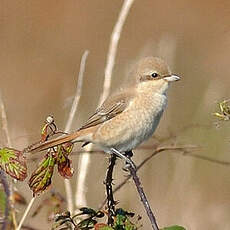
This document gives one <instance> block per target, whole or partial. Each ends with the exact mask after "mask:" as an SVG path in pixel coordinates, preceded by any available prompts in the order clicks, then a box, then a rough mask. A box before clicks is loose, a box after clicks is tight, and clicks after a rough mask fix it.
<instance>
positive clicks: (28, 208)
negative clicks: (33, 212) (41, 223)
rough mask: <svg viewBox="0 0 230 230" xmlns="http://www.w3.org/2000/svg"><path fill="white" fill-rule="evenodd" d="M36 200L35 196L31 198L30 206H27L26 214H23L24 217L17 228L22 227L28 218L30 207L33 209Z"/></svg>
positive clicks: (18, 229)
mask: <svg viewBox="0 0 230 230" xmlns="http://www.w3.org/2000/svg"><path fill="white" fill-rule="evenodd" d="M34 201H35V197H33V198H32V199H31V200H30V203H29V204H28V206H27V208H26V210H25V212H24V214H23V216H22V219H21V221H20V223H19V225H18V227H17V229H16V230H20V229H21V227H22V225H23V223H24V221H25V219H26V217H27V215H28V213H29V211H30V209H31V207H32V205H33V203H34Z"/></svg>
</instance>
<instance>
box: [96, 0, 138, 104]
mask: <svg viewBox="0 0 230 230" xmlns="http://www.w3.org/2000/svg"><path fill="white" fill-rule="evenodd" d="M133 2H134V0H125V1H124V3H123V5H122V8H121V11H120V14H119V16H118V19H117V22H116V24H115V26H114V29H113V32H112V34H111V38H110V44H109V51H108V55H107V61H106V67H105V80H104V86H103V93H102V95H101V97H100V103H99V104H101V103H102V102H103V101H104V100H105V99H106V98H107V97H108V95H109V93H110V87H111V80H112V72H113V67H114V64H115V58H116V53H117V46H118V42H119V39H120V37H121V31H122V28H123V26H124V23H125V20H126V18H127V15H128V13H129V10H130V8H131V6H132V4H133Z"/></svg>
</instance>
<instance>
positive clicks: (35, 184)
mask: <svg viewBox="0 0 230 230" xmlns="http://www.w3.org/2000/svg"><path fill="white" fill-rule="evenodd" d="M55 164H56V158H55V155H53V154H52V153H47V154H46V156H45V158H44V160H43V161H42V162H41V163H40V164H39V167H38V168H37V169H36V170H35V171H34V172H33V173H32V175H31V177H30V180H29V186H30V189H31V190H32V191H33V195H34V196H35V195H37V194H40V193H41V192H43V191H45V190H46V189H47V188H48V187H49V185H50V184H51V180H52V176H53V170H54V166H55Z"/></svg>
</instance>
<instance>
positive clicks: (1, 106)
mask: <svg viewBox="0 0 230 230" xmlns="http://www.w3.org/2000/svg"><path fill="white" fill-rule="evenodd" d="M0 111H1V121H2V131H3V133H4V134H5V137H6V145H7V146H8V147H11V146H12V143H11V139H10V133H9V128H8V122H7V116H6V110H5V106H4V103H3V99H2V95H1V91H0ZM0 171H1V175H2V183H4V182H7V181H6V174H5V172H4V171H2V170H0ZM3 178H4V179H3ZM7 184H8V188H9V191H8V192H9V194H7V193H6V195H7V196H8V199H9V204H10V214H11V218H12V223H13V226H14V228H16V227H17V221H16V215H15V209H14V200H13V186H12V183H10V182H7ZM5 218H6V217H5Z"/></svg>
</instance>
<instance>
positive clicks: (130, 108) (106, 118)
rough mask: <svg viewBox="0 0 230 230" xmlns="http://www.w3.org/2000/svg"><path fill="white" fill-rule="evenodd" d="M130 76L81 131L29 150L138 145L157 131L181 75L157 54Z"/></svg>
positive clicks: (109, 147)
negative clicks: (86, 144) (171, 85)
mask: <svg viewBox="0 0 230 230" xmlns="http://www.w3.org/2000/svg"><path fill="white" fill-rule="evenodd" d="M130 78H131V81H130V86H128V87H124V88H123V89H122V90H120V91H119V92H117V93H116V94H114V95H112V96H110V97H109V98H108V99H107V100H106V101H105V102H104V103H103V104H102V106H101V107H100V108H98V109H97V110H96V112H95V113H94V114H93V115H92V116H91V117H90V118H89V119H88V120H87V122H86V123H85V125H83V126H82V127H81V128H80V129H79V130H77V131H76V132H74V133H72V134H69V135H66V136H64V137H60V138H57V139H54V140H51V141H47V142H44V143H42V144H39V145H38V146H32V147H31V148H29V150H28V151H41V150H44V149H48V148H51V147H54V146H56V145H59V144H63V143H65V142H68V141H72V142H91V143H94V144H96V145H98V146H99V147H100V148H102V149H103V150H104V151H106V152H110V149H111V148H114V149H116V150H118V151H120V152H126V151H130V150H132V149H134V148H136V147H137V146H138V145H139V144H141V143H142V142H143V141H144V140H146V139H148V138H149V137H150V136H151V135H152V134H153V133H154V131H155V129H156V127H157V125H158V123H159V121H160V118H161V116H162V113H163V111H164V109H165V107H166V104H167V96H166V92H167V89H168V86H169V83H170V82H172V81H176V80H179V79H180V78H179V77H178V76H176V75H172V74H171V72H170V70H169V68H168V66H167V64H166V63H165V62H164V61H163V60H161V59H159V58H155V57H147V58H144V59H142V60H141V61H140V62H139V63H137V65H136V66H135V68H134V70H133V71H132V73H131V75H130ZM133 80H134V82H135V83H134V84H132V83H131V82H133Z"/></svg>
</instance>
